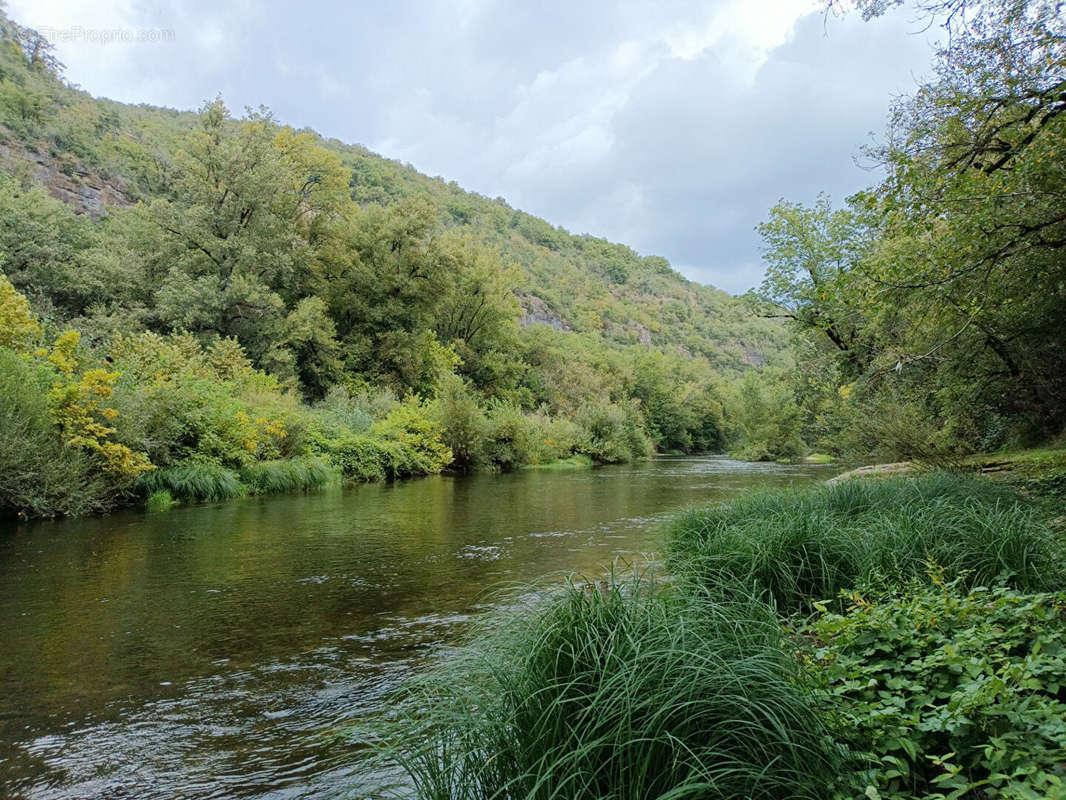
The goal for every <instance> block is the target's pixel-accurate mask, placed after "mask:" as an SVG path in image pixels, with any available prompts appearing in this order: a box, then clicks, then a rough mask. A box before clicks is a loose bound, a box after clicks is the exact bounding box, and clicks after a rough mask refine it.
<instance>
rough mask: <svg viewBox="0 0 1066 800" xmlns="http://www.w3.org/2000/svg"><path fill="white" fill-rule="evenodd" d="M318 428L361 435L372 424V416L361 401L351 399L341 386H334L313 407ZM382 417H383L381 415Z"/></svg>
mask: <svg viewBox="0 0 1066 800" xmlns="http://www.w3.org/2000/svg"><path fill="white" fill-rule="evenodd" d="M314 409H315V412H316V414H317V416H318V420H319V423H320V426H321V427H323V428H326V429H328V430H334V431H335V430H338V429H340V430H347V431H352V432H353V433H363V432H365V431H367V430H369V429H370V426H371V425H373V424H374V415H373V413H372V412H371V411H370V410H369V408H368V403H367V402H366V401H365V400H363V399H358V398H353V397H352V396H351V394H350V393H349V392H348V390H347V389H345V388H344V387H343V386H339V385H338V386H334V387H332V388H331V389H330V390H329V391H328V392H326V396H325V397H324V398H323V399H322V400H321V402H319V403H316V404H315V406H314ZM383 416H384V415H383Z"/></svg>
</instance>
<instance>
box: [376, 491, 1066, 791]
mask: <svg viewBox="0 0 1066 800" xmlns="http://www.w3.org/2000/svg"><path fill="white" fill-rule="evenodd" d="M666 541H667V560H668V564H669V567H670V569H671V571H672V573H673V580H671V581H669V582H668V583H666V584H663V583H659V582H656V581H655V580H654V579H653V578H651V577H648V576H638V577H630V578H625V579H618V580H614V579H612V580H610V581H605V582H600V583H594V584H582V585H576V584H572V585H569V586H567V587H566V588H565V589H563V590H561V591H559V592H557V593H548V595H547V596H544V595H541V597H540V599H538V600H537V601H535V602H534V603H533V605H532V607H523V608H520V609H514V610H512V611H510V612H507V613H506V614H505V615H504V616H503V617H500V618H496V619H493V620H490V621H489V622H487V623H486V624H485V626H484V628H483V630H482V631H481V632H480V633H479V634H478V635H476V636H475V637H474V639H473V641H472V642H471V644H470V645H469V647H467V648H465V649H464V650H462V651H461V652H460V653H459V654H458V655H457V656H456V657H454V658H452V659H450V660H448V661H447V662H445V663H444V664H443V665H442V666H440V667H439V668H437V669H436V670H435V671H432V672H431V673H430V674H429V675H428V676H426V677H425V678H423V679H422V680H420V681H419V682H418V683H417V684H416V685H415V686H414V688H413V689H411V690H410V693H409V694H408V695H407V696H406V697H405V698H404V699H403V700H402V701H401V702H400V706H399V708H400V711H399V712H398V714H397V716H396V718H395V719H394V720H393V722H392V723H391V724H390V727H389V728H388V730H386V731H384V732H383V738H384V741H385V742H386V743H387V745H386V747H385V748H384V752H385V753H386V754H387V755H389V756H390V757H392V758H394V759H395V760H397V761H398V762H399V763H400V764H401V765H402V766H403V767H404V769H405V770H406V771H407V774H408V778H409V780H410V785H411V789H410V796H411V797H414V798H419V800H422V799H423V798H445V797H447V798H530V799H531V800H532V798H568V799H573V798H590V800H591V798H633V799H634V800H636V798H696V797H700V798H705V797H715V798H718V797H721V798H806V797H810V798H816V797H817V798H853V797H869V798H878V797H880V798H919V797H921V798H933V797H941V798H946V797H953V798H983V797H1010V798H1022V797H1056V796H1063V794H1062V793H1063V792H1066V788H1064V786H1063V780H1064V777H1066V775H1064V766H1063V764H1062V759H1061V753H1062V748H1063V747H1064V746H1066V724H1064V723H1063V722H1062V720H1063V719H1064V718H1066V704H1064V703H1063V697H1062V688H1061V687H1062V686H1063V685H1066V594H1063V593H1059V594H1053V593H1051V592H1053V591H1054V590H1056V589H1058V587H1061V586H1062V580H1063V577H1064V573H1063V564H1064V561H1063V555H1064V549H1063V543H1062V538H1061V535H1060V532H1058V531H1057V528H1056V526H1055V525H1054V524H1053V523H1052V521H1051V519H1050V517H1049V515H1048V514H1047V513H1046V510H1045V509H1044V508H1042V507H1041V506H1038V505H1035V504H1034V503H1032V502H1030V501H1029V500H1028V499H1026V498H1025V497H1024V496H1022V495H1020V494H1018V493H1017V492H1016V491H1014V490H1013V489H1011V488H1009V487H1005V486H997V485H995V484H993V483H992V482H990V481H988V480H986V479H977V478H973V477H960V476H954V475H926V476H918V477H895V478H890V479H864V480H860V481H851V482H845V483H842V484H839V485H835V486H823V487H818V488H815V489H809V490H798V491H792V490H789V491H776V492H767V493H760V494H756V495H752V496H747V497H742V498H739V499H737V500H734V501H730V502H726V503H722V504H719V505H716V506H712V507H710V508H707V509H702V510H697V511H692V512H689V513H687V514H684V515H681V516H680V517H678V518H677V520H675V522H674V523H673V524H672V525H671V526H670V527H669V529H668V530H667V532H666ZM1057 793H1058V794H1057Z"/></svg>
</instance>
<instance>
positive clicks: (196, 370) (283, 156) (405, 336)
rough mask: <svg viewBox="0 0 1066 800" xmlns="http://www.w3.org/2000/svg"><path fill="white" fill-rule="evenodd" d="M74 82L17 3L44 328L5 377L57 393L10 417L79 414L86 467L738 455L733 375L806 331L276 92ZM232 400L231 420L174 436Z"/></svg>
mask: <svg viewBox="0 0 1066 800" xmlns="http://www.w3.org/2000/svg"><path fill="white" fill-rule="evenodd" d="M61 76H62V66H61V65H60V64H58V63H57V62H56V60H55V59H54V57H53V55H52V52H51V49H50V47H49V45H48V43H47V42H46V41H45V40H43V39H42V38H41V37H40V36H38V35H37V34H36V33H35V32H34V31H32V30H30V29H27V28H23V27H21V26H19V25H18V24H17V23H15V22H13V21H11V20H8V19H6V18H0V271H2V274H0V279H2V280H0V316H2V317H4V318H5V319H7V320H8V321H10V322H11V324H12V325H14V324H15V323H16V322H17V323H18V325H20V326H22V328H24V329H25V330H27V331H30V334H28V335H26V336H22V335H20V336H19V337H16V338H12V339H11V340H10V341H7V340H4V339H2V338H0V349H7V350H10V351H13V355H14V360H11V361H10V363H8V365H7V367H6V369H7V374H6V376H5V374H0V380H3V379H5V377H6V378H7V379H10V380H11V381H17V382H20V383H21V384H23V385H26V384H27V381H28V382H29V384H30V385H36V386H38V387H39V391H40V392H42V393H43V395H42V396H41V397H38V398H37V400H39V401H40V402H37V401H36V400H34V401H33V402H31V400H32V399H33V398H32V397H31V395H33V392H30V394H29V395H25V397H23V400H25V402H26V403H29V405H27V406H25V407H21V406H20V407H17V408H16V407H15V406H12V407H10V408H0V413H6V414H8V415H9V417H10V419H12V420H22V421H24V420H25V419H27V418H32V419H34V420H37V423H34V424H35V425H36V424H38V423H40V425H47V424H48V421H49V420H51V424H52V425H54V426H56V428H57V429H58V432H59V433H60V434H61V438H62V439H65V441H66V443H67V444H68V445H70V444H73V445H74V447H75V449H80V450H83V451H88V455H87V456H86V457H85V458H83V459H82V462H84V463H82V462H79V464H80V466H79V467H78V469H83V468H84V469H89V470H91V468H92V466H93V464H94V463H97V462H99V461H100V459H104V460H105V461H106V460H107V459H108V458H111V459H112V461H113V462H114V463H112V462H108V463H110V464H111V466H112V467H115V468H116V469H119V468H120V467H121V468H120V469H119V472H122V473H123V474H122V477H123V479H129V480H127V481H126V484H129V483H130V480H133V479H134V478H136V475H135V474H126V473H131V472H132V473H137V474H142V478H138V479H137V480H139V481H140V484H138V485H142V488H143V485H146V484H145V482H144V479H143V474H146V473H145V470H147V471H148V472H151V471H152V470H159V471H158V472H156V473H154V474H155V475H161V474H164V472H165V471H166V470H170V469H171V468H174V469H178V471H179V472H180V474H181V475H185V474H186V472H182V471H181V470H184V469H186V467H187V466H188V464H189V463H192V462H195V463H196V464H199V465H201V466H203V465H206V467H205V468H206V469H208V472H209V473H210V474H211V475H215V476H216V477H217V476H219V475H222V473H221V472H219V471H218V470H220V469H221V470H223V471H224V470H227V469H229V470H237V471H238V472H239V471H240V470H245V471H247V470H248V469H251V467H250V466H249V463H250V462H256V463H258V462H260V461H263V460H275V461H276V460H278V459H282V460H284V459H285V458H293V457H298V458H307V457H314V458H318V457H322V458H325V459H326V460H327V461H330V462H331V463H332V464H333V465H334V466H337V467H338V469H342V470H343V471H344V472H345V474H347V475H348V476H349V477H364V478H365V477H379V476H392V475H402V474H417V473H422V472H427V471H429V472H432V471H437V470H439V469H441V468H452V469H472V468H481V467H490V468H501V469H507V468H511V467H515V466H519V465H522V464H527V463H537V462H543V461H545V460H551V459H552V458H566V457H568V456H570V455H573V454H578V455H583V456H588V457H589V458H590V459H592V460H593V461H597V462H611V461H621V460H626V459H629V458H639V457H642V456H643V455H644V454H645V453H646V452H648V451H649V449H651V448H658V449H660V450H671V451H673V450H681V451H692V450H706V449H718V448H721V447H723V446H724V444H725V438H726V436H727V432H728V427H729V426H728V423H727V420H726V419H725V417H724V412H723V401H722V397H723V387H724V386H726V385H727V384H732V383H734V382H735V381H736V380H737V379H738V378H739V377H740V376H741V375H742V374H745V373H748V372H750V371H751V369H752V367H762V366H764V365H769V366H784V365H786V364H787V363H788V358H789V356H788V351H787V348H786V346H785V343H786V335H785V331H784V329H783V328H781V327H779V326H777V325H775V324H774V323H772V322H769V321H766V320H762V319H758V318H756V317H754V316H752V315H751V314H750V313H748V312H747V311H746V310H745V309H744V308H743V307H742V305H741V304H740V303H739V301H737V300H736V299H734V298H731V297H730V296H728V295H727V294H725V293H724V292H721V291H718V290H716V289H713V288H711V287H706V286H701V285H698V284H695V283H693V282H691V281H688V280H686V279H685V278H684V277H682V276H681V275H679V274H678V273H677V272H675V271H674V270H672V269H671V267H670V265H669V264H668V263H667V261H666V260H665V259H663V258H659V257H655V256H651V257H644V256H640V255H638V254H637V253H635V252H634V251H633V250H631V249H630V248H628V247H625V246H624V245H619V244H613V243H610V242H608V241H605V240H603V239H598V238H595V237H592V236H588V235H581V236H577V235H573V234H570V233H568V232H567V231H565V230H562V229H560V228H556V227H553V226H551V225H550V224H548V223H547V222H545V221H544V220H541V219H538V218H536V217H534V216H531V215H529V214H525V213H523V212H521V211H517V210H515V209H512V208H511V207H510V206H508V205H507V203H506V202H505V201H504V200H502V199H500V198H497V199H494V200H493V199H489V198H486V197H483V196H480V195H478V194H474V193H470V192H466V191H463V190H462V189H461V188H459V187H458V186H457V185H456V184H454V183H448V182H445V181H443V180H440V179H437V178H430V177H427V176H425V175H422V174H420V173H418V172H417V171H416V170H415V169H414V168H413V167H411V166H409V165H404V164H400V163H397V162H394V161H390V160H388V159H384V158H382V157H380V156H377V155H375V154H373V153H371V152H369V151H368V150H366V149H365V148H363V147H360V146H355V145H346V144H343V143H340V142H337V141H335V140H327V139H323V138H322V137H321V136H319V135H318V134H316V133H314V132H313V131H308V130H294V129H292V128H290V127H287V126H284V125H281V124H280V123H278V122H277V121H276V120H275V119H274V118H273V117H272V115H271V114H270V113H269V112H268V111H267V110H266V109H260V110H259V111H249V112H248V113H247V115H246V116H245V117H244V118H242V119H235V118H234V117H233V116H232V115H231V114H230V112H229V111H228V109H226V107H225V106H224V105H223V103H222V101H221V100H215V101H212V102H208V103H206V104H205V105H204V107H203V108H201V109H200V110H199V111H198V112H179V111H173V110H168V109H161V108H155V107H150V106H132V105H125V104H121V103H115V102H111V101H108V100H99V99H94V98H93V97H91V96H90V95H88V94H87V93H85V92H84V91H81V90H79V89H77V88H76V87H74V86H73V85H72V84H71V83H69V82H68V81H67V80H65V79H64V78H63V77H61ZM0 355H2V354H0ZM27 360H28V361H29V362H31V363H30V364H29V366H27V365H26V364H25V363H21V362H25V361H27ZM17 364H21V365H17ZM4 369H5V368H4V367H3V364H0V373H3V372H4ZM26 369H30V370H31V372H32V371H34V370H37V372H36V373H35V377H33V376H28V375H27V374H24V373H25V370H26ZM189 375H194V376H196V378H197V380H200V381H202V382H206V383H203V385H198V386H197V387H191V386H179V385H178V384H179V383H180V381H178V380H177V379H178V378H179V377H180V378H182V379H184V378H187V377H188V376H189ZM31 378H32V379H31ZM172 379H173V381H174V382H173V383H168V381H171V380H172ZM162 384H166V385H165V386H163V385H162ZM49 387H51V388H49ZM153 387H154V388H153ZM146 392H148V393H155V394H154V395H153V396H155V397H156V399H157V400H158V401H159V403H160V404H161V405H160V408H158V409H156V410H155V411H156V412H157V413H158V414H159V416H158V418H152V419H148V418H146V417H145V416H144V415H145V413H146V412H144V411H143V409H142V406H143V405H144V404H145V403H147V400H146V397H145V393H146ZM170 393H173V394H174V396H173V397H172V396H170ZM207 395H210V397H212V398H214V399H213V400H212V401H211V402H216V401H217V403H218V404H219V405H218V409H217V410H218V413H219V414H220V415H221V416H220V417H218V418H212V419H210V420H205V419H203V418H202V417H197V418H196V419H192V418H191V417H190V418H189V419H188V420H186V421H185V422H184V423H181V424H178V423H174V424H172V425H171V428H168V429H167V430H165V431H164V430H160V429H159V428H158V426H159V425H162V424H163V421H167V424H168V425H169V424H171V422H172V420H170V418H169V417H168V416H167V415H168V414H171V415H173V413H175V412H174V411H173V409H174V406H175V405H176V406H181V407H182V408H185V409H186V410H189V409H193V408H195V407H196V406H197V404H198V403H199V404H202V403H204V402H207V400H206V399H205V398H206V396H207ZM13 396H14V395H13ZM20 396H22V395H20ZM112 396H113V397H114V402H113V404H112V405H107V402H110V401H111V398H112ZM90 401H91V402H90ZM12 402H14V401H12ZM34 403H36V404H35V405H34ZM123 403H125V404H127V405H128V407H129V410H130V411H131V412H133V411H136V413H137V414H139V415H140V417H139V418H138V419H136V420H135V419H133V418H132V413H131V414H123V413H122V409H121V408H120V406H122V405H123ZM264 403H265V405H264ZM168 404H169V405H168ZM30 406H32V408H31V407H30ZM282 412H284V413H282ZM189 413H190V414H192V411H189ZM308 415H310V416H308ZM178 416H179V417H180V414H179V415H178ZM208 416H210V415H208ZM116 418H117V421H114V422H113V420H116ZM283 418H284V419H283ZM233 420H237V422H236V423H234V422H233ZM252 420H254V421H255V422H254V423H253V422H250V421H252ZM286 420H287V421H286ZM135 423H136V424H135ZM20 424H21V423H20ZM183 425H184V427H183ZM249 425H250V426H251V427H248V426H249ZM137 426H139V427H137ZM197 426H199V427H197ZM220 426H221V427H220ZM227 426H228V427H227ZM257 426H258V427H257ZM134 428H135V429H134ZM192 428H195V431H193V430H192ZM222 428H225V429H226V430H225V431H223V430H222ZM253 429H254V430H253ZM268 429H269V430H268ZM12 430H14V428H12ZM270 431H274V433H270ZM297 431H299V436H297V435H296V432H297ZM316 431H317V433H316ZM338 431H339V433H338ZM55 432H56V431H53V432H52V433H48V432H47V431H42V430H37V431H36V433H37V434H40V435H41V436H42V437H44V438H45V439H47V437H48V436H53V435H54V434H55ZM282 432H283V433H284V436H283V435H282ZM349 435H360V436H362V435H366V436H369V437H370V439H371V440H373V447H371V443H369V442H368V441H362V440H360V441H359V442H354V440H352V441H349V440H347V439H344V437H345V436H349ZM271 436H274V437H275V438H276V439H278V440H279V441H275V442H274V443H273V445H271V446H266V445H265V444H264V443H265V442H267V441H268V440H269V439H270V437H271ZM338 436H339V437H340V438H341V439H344V442H345V443H344V444H343V446H342V444H339V443H338V438H337V437H338ZM227 437H229V438H227ZM316 437H317V438H316ZM25 438H26V436H22V439H21V440H20V439H19V437H18V436H16V435H14V434H12V436H11V437H10V442H8V444H10V446H11V450H10V452H11V453H13V454H15V455H12V456H11V457H12V458H17V456H18V453H19V452H20V449H24V448H22V446H21V445H20V441H22V440H25ZM283 438H284V439H285V441H284V442H282V441H280V440H281V439H283ZM223 440H224V441H225V442H228V444H225V443H223ZM42 441H43V439H42ZM383 443H384V444H383ZM112 445H114V447H121V448H126V450H125V451H120V450H114V449H113V448H112V447H111V446H112ZM393 445H396V446H401V445H402V446H403V447H408V448H410V447H413V448H414V450H415V451H418V453H421V455H418V454H417V453H416V454H414V455H412V453H408V452H406V451H404V452H403V453H400V452H398V451H395V450H394V449H393V450H390V449H389V448H390V447H393ZM368 447H369V448H370V450H367V449H366V448H368ZM3 448H4V442H0V461H2V460H3V459H4V458H5V456H4V454H3V453H4V451H3ZM109 448H110V449H109ZM360 448H362V449H360ZM374 448H378V449H374ZM245 451H246V452H245ZM371 451H372V454H371V455H368V453H371ZM108 453H110V455H107V454H108ZM86 459H87V460H86ZM94 459H95V461H94ZM367 459H369V461H367ZM53 460H54V459H53ZM368 464H369V466H368ZM116 465H117V466H116ZM131 465H140V466H141V467H143V469H141V468H138V469H133V468H132V467H131ZM256 469H258V467H257V468H256ZM286 469H288V468H286ZM312 472H314V470H312ZM31 473H32V470H31V471H29V472H25V474H27V475H29V474H31ZM290 473H292V470H289V472H288V473H286V474H290ZM168 474H169V473H168ZM174 474H178V473H174ZM234 474H236V473H234ZM241 474H243V473H241ZM249 474H251V473H249ZM256 474H257V475H258V474H259V473H256ZM68 477H69V476H68ZM231 477H232V476H231ZM220 480H222V478H220ZM257 480H258V479H257ZM153 481H154V482H152V483H151V485H152V486H154V487H165V485H166V481H163V482H162V483H160V481H159V480H155V479H153ZM223 482H224V483H226V485H229V486H231V487H235V486H238V485H239V482H236V479H235V478H234V479H233V480H229V479H228V478H227V479H226V480H225V481H223ZM30 483H31V484H32V481H31V482H30ZM61 483H62V481H61ZM134 483H136V481H134ZM187 483H188V482H185V483H182V484H181V485H182V486H185V485H186V484H187ZM246 483H247V482H246ZM259 483H260V484H263V485H265V483H264V482H263V481H259ZM76 484H78V481H74V484H71V485H76ZM111 484H115V485H119V484H122V482H121V481H118V480H117V478H116V480H115V481H111V483H110V484H109V491H110V489H112V488H115V487H114V486H113V485H111ZM123 485H124V487H125V488H123V489H122V490H121V491H119V492H117V494H115V497H119V496H127V495H128V493H129V492H130V491H133V489H131V485H132V484H130V485H125V484H123ZM176 486H177V484H175V487H176ZM134 488H135V487H134ZM172 488H174V487H172ZM19 491H21V490H19ZM123 492H125V493H126V495H123ZM4 493H5V488H4V487H2V486H0V510H2V508H3V507H4V506H5V497H4ZM17 494H18V492H17V491H15V489H10V490H8V495H9V497H8V499H7V501H6V505H7V506H9V507H12V508H19V509H22V508H23V507H25V506H26V503H25V502H22V501H19V502H16V501H14V500H11V499H10V497H13V496H15V495H17ZM201 494H203V492H201ZM207 494H208V495H211V494H213V493H212V492H207ZM38 499H39V498H38ZM112 500H114V498H112V497H111V495H109V500H108V502H100V503H82V504H80V505H79V504H71V503H65V504H64V503H58V504H56V503H52V504H51V505H49V503H44V504H43V505H41V506H40V507H39V508H37V509H36V511H35V512H34V513H47V509H48V508H51V509H52V510H53V511H55V510H56V509H60V510H62V509H63V508H68V509H69V508H96V507H102V506H107V505H108V504H109V503H111V504H113V502H111V501H112ZM115 502H117V500H115ZM20 503H21V504H20Z"/></svg>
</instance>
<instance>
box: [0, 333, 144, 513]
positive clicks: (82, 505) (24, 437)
mask: <svg viewBox="0 0 1066 800" xmlns="http://www.w3.org/2000/svg"><path fill="white" fill-rule="evenodd" d="M53 378H54V375H53V374H52V372H51V371H50V370H49V369H48V368H47V367H45V366H44V365H41V364H34V363H31V361H29V360H28V359H27V358H25V357H23V356H20V355H17V354H16V353H13V352H12V351H10V350H7V349H4V348H0V515H12V516H15V515H21V516H23V517H27V518H33V517H55V516H80V515H83V514H94V513H100V512H103V511H107V510H109V509H111V508H112V507H113V506H114V505H115V504H116V503H117V502H118V500H119V499H120V498H121V495H122V490H123V489H124V487H125V482H124V481H122V482H117V479H116V476H113V475H108V474H105V473H104V472H103V471H102V470H101V469H100V468H99V464H98V463H97V461H96V459H95V458H94V456H93V455H92V454H91V453H89V452H86V451H84V450H79V449H75V448H73V447H70V446H69V445H67V444H65V443H64V442H63V440H62V439H61V438H60V435H59V431H58V430H57V429H56V427H55V425H54V424H53V423H52V417H51V413H50V408H49V404H48V399H47V396H48V391H49V388H50V385H51V381H52V379H53Z"/></svg>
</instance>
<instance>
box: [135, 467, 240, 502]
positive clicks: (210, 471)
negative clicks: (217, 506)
mask: <svg viewBox="0 0 1066 800" xmlns="http://www.w3.org/2000/svg"><path fill="white" fill-rule="evenodd" d="M137 484H138V486H139V488H140V489H141V490H142V491H143V492H145V493H147V494H148V495H152V494H154V493H156V492H161V491H167V492H170V494H171V495H172V496H173V497H176V498H178V499H179V500H183V501H206V500H211V501H217V500H228V499H230V498H232V497H244V496H245V495H246V494H247V493H248V487H247V486H245V485H244V484H243V483H241V479H240V477H239V476H238V475H237V473H236V472H234V471H233V470H230V469H226V468H225V467H223V466H222V465H221V464H217V463H214V462H210V461H183V462H180V463H178V464H174V465H173V466H170V467H167V468H166V469H157V470H153V471H152V472H148V473H146V474H144V475H142V476H141V477H140V478H138V479H137Z"/></svg>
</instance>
